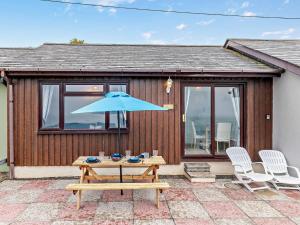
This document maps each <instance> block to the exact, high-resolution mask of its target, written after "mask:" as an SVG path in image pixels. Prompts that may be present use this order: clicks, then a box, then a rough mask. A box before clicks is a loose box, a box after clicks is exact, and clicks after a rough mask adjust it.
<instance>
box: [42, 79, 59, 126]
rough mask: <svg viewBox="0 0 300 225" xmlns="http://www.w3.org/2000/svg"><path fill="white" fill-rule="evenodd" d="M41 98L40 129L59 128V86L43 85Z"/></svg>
mask: <svg viewBox="0 0 300 225" xmlns="http://www.w3.org/2000/svg"><path fill="white" fill-rule="evenodd" d="M42 98H43V99H42V107H43V110H42V113H41V114H42V115H41V116H42V127H43V128H50V129H51V128H59V85H50V84H46V85H43V86H42Z"/></svg>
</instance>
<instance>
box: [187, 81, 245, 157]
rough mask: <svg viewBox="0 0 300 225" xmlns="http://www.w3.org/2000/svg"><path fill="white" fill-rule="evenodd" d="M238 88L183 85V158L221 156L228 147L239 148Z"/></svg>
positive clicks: (230, 86)
mask: <svg viewBox="0 0 300 225" xmlns="http://www.w3.org/2000/svg"><path fill="white" fill-rule="evenodd" d="M241 90H242V86H239V85H236V86H234V85H218V84H210V85H209V84H208V85H199V84H196V85H193V84H189V85H187V86H184V89H183V91H184V92H183V94H184V108H183V122H184V130H183V132H184V157H195V156H199V157H214V156H216V157H218V156H222V155H223V156H224V155H225V151H226V149H227V148H228V147H232V146H240V145H241V131H242V129H241V125H242V124H241V109H242V106H241V103H242V101H241V98H240V95H241V94H242V92H241Z"/></svg>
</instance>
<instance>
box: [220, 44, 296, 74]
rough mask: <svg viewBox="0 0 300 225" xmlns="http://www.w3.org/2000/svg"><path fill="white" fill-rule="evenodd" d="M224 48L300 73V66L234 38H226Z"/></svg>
mask: <svg viewBox="0 0 300 225" xmlns="http://www.w3.org/2000/svg"><path fill="white" fill-rule="evenodd" d="M224 48H227V49H231V50H233V51H236V52H239V53H240V54H243V55H246V56H248V57H250V58H252V59H255V60H257V61H260V62H263V63H265V64H267V65H269V66H272V67H277V68H281V69H283V70H288V71H291V72H292V73H295V74H297V75H300V67H299V66H298V65H295V64H293V63H290V62H288V61H285V60H282V59H280V58H277V57H274V56H271V55H268V54H266V53H263V52H261V51H258V50H255V49H253V48H250V47H248V46H246V45H242V44H241V43H238V42H236V41H234V40H230V39H228V40H226V42H225V44H224Z"/></svg>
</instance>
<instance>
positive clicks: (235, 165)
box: [232, 164, 247, 174]
mask: <svg viewBox="0 0 300 225" xmlns="http://www.w3.org/2000/svg"><path fill="white" fill-rule="evenodd" d="M232 166H233V167H240V168H242V170H243V173H244V174H247V172H246V170H245V168H244V167H243V166H242V165H239V164H232Z"/></svg>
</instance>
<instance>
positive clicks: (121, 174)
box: [118, 111, 123, 195]
mask: <svg viewBox="0 0 300 225" xmlns="http://www.w3.org/2000/svg"><path fill="white" fill-rule="evenodd" d="M120 141H121V129H120V111H118V150H119V152H120V151H121V145H120ZM120 183H123V173H122V166H120ZM121 195H123V190H121Z"/></svg>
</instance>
